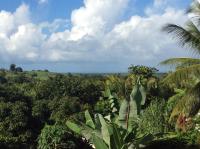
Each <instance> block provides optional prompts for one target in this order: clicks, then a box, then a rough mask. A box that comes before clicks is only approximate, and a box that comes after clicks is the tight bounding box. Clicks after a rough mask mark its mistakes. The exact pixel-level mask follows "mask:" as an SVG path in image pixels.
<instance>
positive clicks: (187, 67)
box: [161, 0, 200, 116]
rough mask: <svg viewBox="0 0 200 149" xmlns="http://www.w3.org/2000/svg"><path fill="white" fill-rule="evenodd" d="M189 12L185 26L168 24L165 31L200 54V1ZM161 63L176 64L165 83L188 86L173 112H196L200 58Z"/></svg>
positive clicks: (190, 113) (198, 103)
mask: <svg viewBox="0 0 200 149" xmlns="http://www.w3.org/2000/svg"><path fill="white" fill-rule="evenodd" d="M187 13H188V14H190V18H189V20H188V21H187V22H186V24H185V26H184V27H182V26H179V25H176V24H167V25H165V26H164V27H163V31H165V32H167V33H170V34H173V35H174V37H175V38H176V39H178V41H179V44H180V45H181V46H184V47H187V48H189V49H191V50H192V51H193V52H194V53H195V54H196V55H198V56H200V30H199V27H200V3H199V2H198V1H197V0H194V1H193V3H192V5H191V7H190V8H189V9H188V11H187ZM161 64H163V65H174V66H176V71H175V72H172V73H170V74H169V75H168V76H167V77H166V78H164V80H163V83H165V84H168V85H174V86H176V87H185V88H187V91H186V94H185V96H184V97H183V98H182V99H181V100H179V102H178V103H177V105H176V107H175V108H174V110H176V112H174V111H173V112H172V113H173V114H174V113H177V114H180V113H186V114H188V116H191V115H193V114H195V113H196V112H197V111H198V110H199V108H200V92H199V91H200V59H198V58H196V59H194V58H171V59H168V60H165V61H163V62H161ZM177 109H178V111H177Z"/></svg>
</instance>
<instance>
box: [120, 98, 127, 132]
mask: <svg viewBox="0 0 200 149" xmlns="http://www.w3.org/2000/svg"><path fill="white" fill-rule="evenodd" d="M128 111H129V102H128V101H127V100H126V99H124V100H123V102H122V104H121V106H120V110H119V118H118V120H119V125H120V126H122V127H123V128H127V126H128V121H127V120H128V116H129V115H128V114H129V113H128Z"/></svg>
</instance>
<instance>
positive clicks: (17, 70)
mask: <svg viewBox="0 0 200 149" xmlns="http://www.w3.org/2000/svg"><path fill="white" fill-rule="evenodd" d="M15 71H16V72H23V69H22V68H21V67H17V68H15Z"/></svg>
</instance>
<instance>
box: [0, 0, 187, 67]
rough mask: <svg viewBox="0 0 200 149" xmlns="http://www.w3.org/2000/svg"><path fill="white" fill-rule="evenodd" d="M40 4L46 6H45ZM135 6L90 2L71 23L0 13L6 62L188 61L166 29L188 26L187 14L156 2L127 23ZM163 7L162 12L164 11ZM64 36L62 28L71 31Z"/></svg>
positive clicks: (23, 12) (23, 9) (0, 53)
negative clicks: (36, 20) (128, 13)
mask: <svg viewBox="0 0 200 149" xmlns="http://www.w3.org/2000/svg"><path fill="white" fill-rule="evenodd" d="M40 2H41V3H42V2H45V1H44V0H40ZM128 5H129V0H84V6H82V7H81V8H79V9H76V10H74V11H73V12H72V13H71V19H70V21H68V20H67V19H66V20H64V19H55V20H54V21H53V22H41V23H38V24H35V23H34V22H32V20H31V12H30V9H29V6H27V5H26V4H22V5H21V6H19V8H17V9H16V11H15V12H13V13H11V12H7V11H3V10H2V11H0V62H1V63H10V62H15V63H17V62H20V63H35V62H41V63H42V62H77V63H82V62H91V63H97V64H98V63H99V64H101V65H105V67H106V64H108V63H113V64H115V63H116V64H118V65H119V66H118V67H119V71H120V69H121V66H120V65H123V66H128V65H130V64H144V65H151V66H155V65H157V64H158V63H159V62H160V61H161V60H164V59H166V58H169V57H178V56H186V55H187V52H185V51H184V50H182V49H181V48H178V47H177V46H176V44H175V43H176V42H175V41H173V40H172V39H171V38H170V37H169V36H167V35H165V33H163V32H161V27H162V26H163V25H164V24H165V23H168V22H170V23H179V24H183V23H184V22H185V20H186V19H187V16H186V15H185V13H184V11H183V10H179V9H176V8H173V7H170V5H168V1H166V0H164V1H161V0H155V1H154V4H153V5H152V6H151V7H148V8H147V9H146V10H145V13H146V15H145V16H139V15H135V14H133V15H132V16H131V17H130V18H129V19H127V20H124V19H123V15H124V13H125V12H126V8H127V7H128ZM161 5H162V6H163V9H162V11H160V10H159V7H160V6H161ZM69 22H70V24H71V28H69V27H66V28H65V30H63V31H58V30H59V28H60V27H63V26H67V25H68V23H69Z"/></svg>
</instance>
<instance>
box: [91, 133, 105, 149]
mask: <svg viewBox="0 0 200 149" xmlns="http://www.w3.org/2000/svg"><path fill="white" fill-rule="evenodd" d="M92 141H93V143H94V146H95V148H96V149H109V147H108V146H107V145H106V143H105V142H104V140H103V139H102V138H99V137H97V136H96V135H93V136H92Z"/></svg>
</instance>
